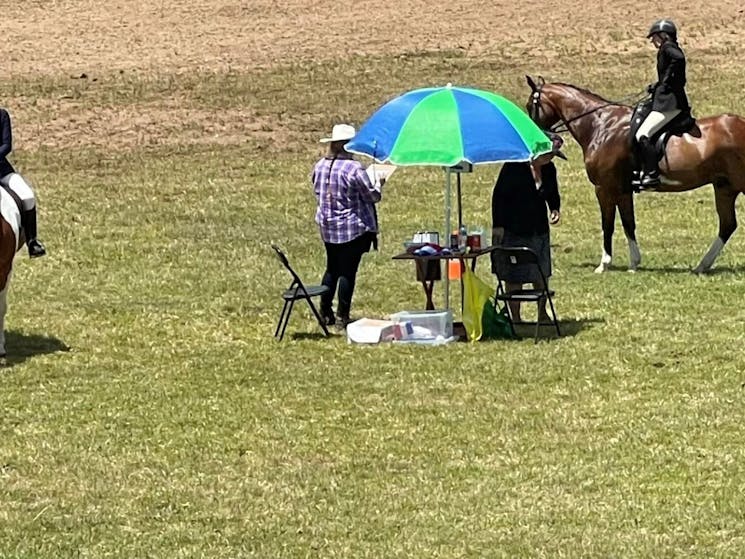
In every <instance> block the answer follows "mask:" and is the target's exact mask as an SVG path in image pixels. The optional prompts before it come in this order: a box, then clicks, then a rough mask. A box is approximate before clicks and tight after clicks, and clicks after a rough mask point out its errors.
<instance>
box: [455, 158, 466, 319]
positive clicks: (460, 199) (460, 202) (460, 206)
mask: <svg viewBox="0 0 745 559" xmlns="http://www.w3.org/2000/svg"><path fill="white" fill-rule="evenodd" d="M456 175H457V177H458V179H457V181H456V184H457V189H456V190H457V195H458V238H459V239H460V230H461V228H462V227H463V197H462V196H461V191H460V172H458V173H456ZM461 262H462V261H460V260H459V261H458V265H459V266H462V264H461ZM460 272H461V273H460V312H461V314H463V303H464V302H465V294H464V293H463V270H461V271H460Z"/></svg>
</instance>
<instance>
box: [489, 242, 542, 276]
mask: <svg viewBox="0 0 745 559" xmlns="http://www.w3.org/2000/svg"><path fill="white" fill-rule="evenodd" d="M494 254H495V256H496V258H498V259H499V260H501V261H502V263H504V264H505V265H506V266H523V265H525V266H535V267H536V268H537V269H538V272H539V274H540V275H541V278H542V279H543V283H544V285H545V284H546V276H545V275H544V274H543V269H542V268H541V265H540V263H539V261H538V255H537V254H536V253H535V252H534V251H533V250H532V249H530V248H528V247H496V248H495V249H494ZM497 278H498V279H500V280H501V278H500V277H499V274H497Z"/></svg>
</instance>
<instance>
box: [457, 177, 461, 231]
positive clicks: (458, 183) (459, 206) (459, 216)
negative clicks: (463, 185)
mask: <svg viewBox="0 0 745 559" xmlns="http://www.w3.org/2000/svg"><path fill="white" fill-rule="evenodd" d="M456 176H457V179H458V180H457V182H456V184H457V191H458V233H460V228H461V227H463V198H462V196H461V193H460V173H456Z"/></svg>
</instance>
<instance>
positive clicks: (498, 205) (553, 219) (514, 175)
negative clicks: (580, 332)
mask: <svg viewBox="0 0 745 559" xmlns="http://www.w3.org/2000/svg"><path fill="white" fill-rule="evenodd" d="M549 136H550V137H551V140H552V142H553V151H551V152H549V153H547V154H544V155H541V156H539V157H538V158H537V159H535V160H534V161H532V162H530V163H528V162H520V163H505V164H504V165H503V166H502V169H501V171H500V172H499V177H498V178H497V182H496V184H495V185H494V190H493V192H492V244H493V245H502V246H508V247H518V246H520V247H522V246H527V247H529V248H531V249H532V250H533V251H534V252H535V253H536V254H537V255H538V260H539V263H540V266H541V270H542V271H543V273H544V275H545V276H546V278H548V277H549V276H550V275H551V242H550V236H549V224H551V225H556V224H558V223H559V220H560V219H561V212H560V208H561V197H560V196H559V182H558V179H557V174H556V166H555V165H554V163H553V161H552V159H553V157H554V156H558V157H561V158H562V159H566V156H565V155H564V154H563V153H562V152H561V150H560V148H561V145H562V143H563V140H562V139H561V136H559V135H558V134H553V133H550V134H549ZM547 206H548V210H549V214H548V215H547V213H546V207H547ZM492 254H493V258H492V271H494V272H495V273H497V272H500V273H499V275H500V277H503V278H504V280H505V288H506V290H507V291H514V290H516V289H520V288H521V287H522V285H523V284H525V283H532V284H533V286H534V288H535V289H539V288H541V287H543V285H542V281H543V280H542V278H541V277H540V275H539V274H538V273H537V272H535V270H533V273H531V269H530V268H528V267H518V266H510V267H509V268H508V269H507V270H503V267H502V263H501V262H500V260H499V258H498V257H496V256H495V255H494V253H492ZM510 314H511V315H512V318H513V320H514V321H516V322H519V321H520V320H521V318H520V303H519V302H512V301H511V302H510ZM538 320H539V321H541V322H545V321H548V320H550V318H549V317H548V314H547V313H546V301H545V300H542V301H539V303H538Z"/></svg>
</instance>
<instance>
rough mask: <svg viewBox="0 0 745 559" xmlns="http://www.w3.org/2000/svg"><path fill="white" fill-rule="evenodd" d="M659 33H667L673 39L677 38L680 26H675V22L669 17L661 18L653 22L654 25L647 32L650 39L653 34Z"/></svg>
mask: <svg viewBox="0 0 745 559" xmlns="http://www.w3.org/2000/svg"><path fill="white" fill-rule="evenodd" d="M657 33H667V34H668V35H670V36H671V37H672V38H673V39H676V38H677V36H678V28H677V27H675V24H674V23H673V22H672V21H670V20H669V19H660V20H657V21H655V22H654V23H653V24H652V27H650V28H649V33H647V39H649V38H650V37H651V36H652V35H655V34H657Z"/></svg>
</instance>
